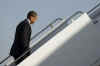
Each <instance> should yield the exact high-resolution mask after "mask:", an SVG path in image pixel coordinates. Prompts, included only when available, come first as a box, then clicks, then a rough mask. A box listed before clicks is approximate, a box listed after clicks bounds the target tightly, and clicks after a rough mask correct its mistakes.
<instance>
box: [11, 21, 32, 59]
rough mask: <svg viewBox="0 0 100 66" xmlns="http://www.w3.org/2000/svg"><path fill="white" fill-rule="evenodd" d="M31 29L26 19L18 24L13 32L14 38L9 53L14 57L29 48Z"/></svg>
mask: <svg viewBox="0 0 100 66" xmlns="http://www.w3.org/2000/svg"><path fill="white" fill-rule="evenodd" d="M31 31H32V30H31V26H30V24H29V22H28V21H27V20H26V19H25V20H24V21H22V22H21V23H19V24H18V26H17V28H16V33H15V40H14V42H13V45H12V48H11V51H10V55H11V56H13V57H14V58H15V59H17V58H18V57H19V56H21V55H22V54H23V53H24V52H25V51H26V50H28V49H29V43H30V38H31Z"/></svg>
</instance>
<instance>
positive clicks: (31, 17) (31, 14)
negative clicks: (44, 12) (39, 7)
mask: <svg viewBox="0 0 100 66" xmlns="http://www.w3.org/2000/svg"><path fill="white" fill-rule="evenodd" d="M37 18H38V15H37V13H36V12H35V11H29V12H28V14H27V19H29V20H30V22H31V23H30V24H33V23H34V22H35V21H36V20H37Z"/></svg>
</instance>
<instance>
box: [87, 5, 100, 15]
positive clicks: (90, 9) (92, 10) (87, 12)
mask: <svg viewBox="0 0 100 66" xmlns="http://www.w3.org/2000/svg"><path fill="white" fill-rule="evenodd" d="M99 6H100V3H98V4H97V5H96V6H95V7H93V8H92V9H90V10H89V11H88V12H87V14H90V13H91V12H92V11H94V10H95V9H96V8H98V7H99Z"/></svg>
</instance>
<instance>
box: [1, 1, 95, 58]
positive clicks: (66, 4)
mask: <svg viewBox="0 0 100 66" xmlns="http://www.w3.org/2000/svg"><path fill="white" fill-rule="evenodd" d="M96 1H97V0H0V30H1V31H0V58H1V59H2V58H4V57H6V56H8V53H9V51H10V48H11V45H12V43H13V40H14V32H15V28H16V25H17V24H18V23H19V22H20V21H22V20H23V19H25V18H26V14H27V12H28V11H29V10H35V11H36V12H37V13H38V15H39V18H38V20H37V22H36V23H35V24H33V25H32V30H33V31H32V32H33V33H32V35H34V34H35V33H37V32H38V31H40V30H41V29H42V28H43V27H45V26H46V25H48V24H49V23H50V22H51V21H52V20H54V19H55V18H57V17H69V16H71V15H72V14H73V13H75V12H76V11H79V10H80V11H83V12H87V11H88V10H89V9H91V8H92V7H93V6H95V3H96Z"/></svg>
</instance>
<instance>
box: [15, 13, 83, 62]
mask: <svg viewBox="0 0 100 66" xmlns="http://www.w3.org/2000/svg"><path fill="white" fill-rule="evenodd" d="M78 13H83V12H81V11H78V12H76V13H75V14H73V15H72V16H71V17H69V18H68V21H69V20H70V19H72V18H73V17H74V16H75V15H77V14H78ZM65 22H66V21H65ZM65 22H64V23H65ZM33 39H34V38H33ZM31 40H32V39H31ZM32 49H33V48H30V49H29V50H27V51H26V52H25V53H23V54H22V55H21V56H20V57H18V58H17V59H16V60H15V61H14V62H16V61H18V60H19V59H20V58H21V57H23V56H24V55H25V54H27V53H28V52H29V51H31V50H32ZM14 62H13V63H14Z"/></svg>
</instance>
